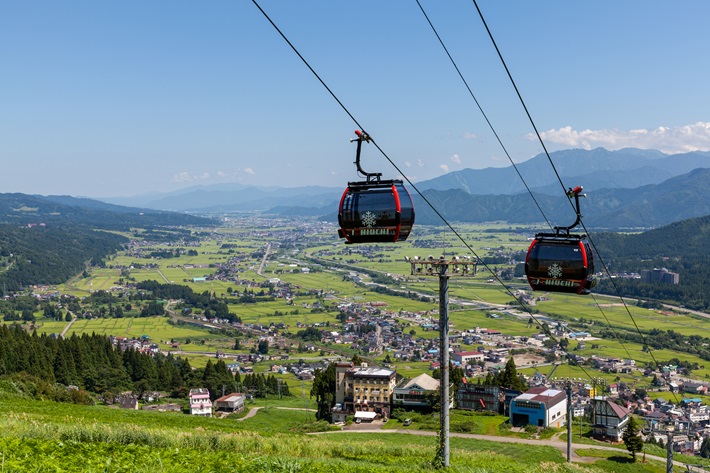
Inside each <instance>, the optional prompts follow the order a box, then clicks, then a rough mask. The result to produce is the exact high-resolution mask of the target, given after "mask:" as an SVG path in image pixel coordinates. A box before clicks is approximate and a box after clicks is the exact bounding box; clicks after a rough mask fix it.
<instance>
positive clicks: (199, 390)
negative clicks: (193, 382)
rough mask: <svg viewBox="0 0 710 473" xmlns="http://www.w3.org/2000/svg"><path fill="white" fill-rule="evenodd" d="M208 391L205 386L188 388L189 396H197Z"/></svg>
mask: <svg viewBox="0 0 710 473" xmlns="http://www.w3.org/2000/svg"><path fill="white" fill-rule="evenodd" d="M209 393H210V391H209V389H207V388H192V389H190V396H197V395H199V394H207V395H209Z"/></svg>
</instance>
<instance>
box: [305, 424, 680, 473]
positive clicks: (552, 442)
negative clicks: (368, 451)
mask: <svg viewBox="0 0 710 473" xmlns="http://www.w3.org/2000/svg"><path fill="white" fill-rule="evenodd" d="M345 432H348V433H358V434H368V433H378V434H385V433H392V434H410V435H421V436H432V437H433V436H436V434H437V432H433V431H430V430H409V429H391V430H389V429H387V430H382V429H381V427H378V428H369V429H367V428H366V429H358V430H334V431H328V432H314V433H312V434H311V435H327V434H338V433H345ZM450 436H451V437H461V438H470V439H478V440H488V441H490V442H498V443H522V444H526V445H537V446H548V447H555V448H557V449H559V450H560V451H562V454H563V455H564V456H565V457H566V456H567V442H565V441H564V440H561V439H549V440H534V439H522V438H517V437H498V436H495V435H481V434H461V433H456V432H451V434H450ZM577 449H582V450H585V449H596V450H607V451H612V452H618V453H619V455H628V452H627V451H626V450H624V449H620V448H615V447H607V446H604V445H587V444H581V443H573V444H572V462H575V463H593V462H594V461H596V460H599V458H589V457H581V456H579V455H577V453H576V452H575V451H576V450H577ZM641 455H643V454H641ZM646 458H647V459H650V460H655V461H659V462H662V463H665V462H666V458H665V457H659V456H656V455H648V454H647V455H646ZM673 464H674V465H675V466H678V467H680V468H685V467H686V464H685V463H684V462H679V461H674V462H673Z"/></svg>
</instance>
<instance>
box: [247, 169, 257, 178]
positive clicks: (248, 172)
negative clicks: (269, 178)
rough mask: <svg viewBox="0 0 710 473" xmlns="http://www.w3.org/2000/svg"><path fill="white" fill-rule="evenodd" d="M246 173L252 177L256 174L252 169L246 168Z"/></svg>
mask: <svg viewBox="0 0 710 473" xmlns="http://www.w3.org/2000/svg"><path fill="white" fill-rule="evenodd" d="M244 172H245V173H246V174H249V175H252V176H253V175H255V174H256V173H255V172H254V170H253V169H252V168H244Z"/></svg>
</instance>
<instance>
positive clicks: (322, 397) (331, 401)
mask: <svg viewBox="0 0 710 473" xmlns="http://www.w3.org/2000/svg"><path fill="white" fill-rule="evenodd" d="M311 397H315V398H316V404H317V405H318V412H316V419H318V420H327V421H330V419H331V413H330V410H331V409H332V408H333V406H334V405H335V363H331V364H329V365H328V367H327V368H326V369H324V370H316V375H315V378H314V379H313V387H312V388H311Z"/></svg>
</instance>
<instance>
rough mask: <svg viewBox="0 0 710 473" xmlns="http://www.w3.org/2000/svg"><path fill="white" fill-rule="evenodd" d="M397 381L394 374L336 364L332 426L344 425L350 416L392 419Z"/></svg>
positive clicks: (373, 368) (377, 369)
mask: <svg viewBox="0 0 710 473" xmlns="http://www.w3.org/2000/svg"><path fill="white" fill-rule="evenodd" d="M396 378H397V373H396V372H395V371H394V370H388V369H384V368H375V367H368V366H367V365H366V364H365V363H363V364H362V365H361V366H357V367H356V366H354V365H353V364H352V363H337V364H336V365H335V407H334V408H333V422H344V421H345V418H346V417H347V416H348V415H350V414H355V417H356V418H360V419H363V420H372V419H374V418H375V417H377V416H378V415H379V416H382V417H389V415H390V411H391V408H392V393H393V392H394V387H395V385H396Z"/></svg>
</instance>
